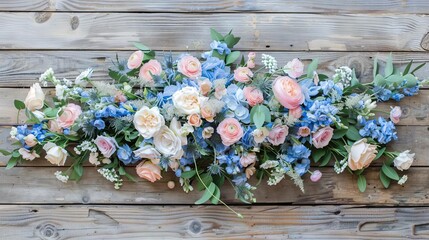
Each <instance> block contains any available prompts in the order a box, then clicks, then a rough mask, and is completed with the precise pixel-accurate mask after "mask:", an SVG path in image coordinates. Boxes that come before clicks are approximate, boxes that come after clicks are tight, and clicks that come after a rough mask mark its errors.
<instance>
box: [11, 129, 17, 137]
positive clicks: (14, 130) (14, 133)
mask: <svg viewBox="0 0 429 240" xmlns="http://www.w3.org/2000/svg"><path fill="white" fill-rule="evenodd" d="M16 134H18V129H17V128H16V127H12V128H11V129H10V137H11V138H13V139H15V138H16V137H15V136H16Z"/></svg>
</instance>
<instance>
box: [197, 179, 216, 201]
mask: <svg viewBox="0 0 429 240" xmlns="http://www.w3.org/2000/svg"><path fill="white" fill-rule="evenodd" d="M215 189H216V184H214V183H210V185H209V187H208V188H206V190H205V191H204V194H203V196H202V197H201V198H200V199H198V200H197V201H196V202H195V204H197V205H198V204H203V203H205V202H207V201H208V200H209V199H210V198H212V196H213V194H214V192H215Z"/></svg>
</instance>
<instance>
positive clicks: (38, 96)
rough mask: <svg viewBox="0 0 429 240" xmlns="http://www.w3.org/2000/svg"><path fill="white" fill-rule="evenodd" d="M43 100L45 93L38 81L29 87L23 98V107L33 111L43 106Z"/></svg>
mask: <svg viewBox="0 0 429 240" xmlns="http://www.w3.org/2000/svg"><path fill="white" fill-rule="evenodd" d="M44 102H45V94H44V93H43V91H42V88H41V87H40V85H39V83H35V84H33V86H31V87H30V91H29V92H28V95H27V97H26V98H25V101H24V103H25V107H26V108H27V109H28V110H30V111H32V112H33V111H35V110H38V109H42V108H43V104H44Z"/></svg>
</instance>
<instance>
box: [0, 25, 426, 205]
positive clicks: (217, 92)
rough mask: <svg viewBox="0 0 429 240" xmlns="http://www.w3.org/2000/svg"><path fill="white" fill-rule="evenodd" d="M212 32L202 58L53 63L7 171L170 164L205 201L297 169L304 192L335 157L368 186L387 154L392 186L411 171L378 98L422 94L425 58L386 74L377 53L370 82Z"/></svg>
mask: <svg viewBox="0 0 429 240" xmlns="http://www.w3.org/2000/svg"><path fill="white" fill-rule="evenodd" d="M211 38H212V42H211V44H210V48H211V49H210V51H208V52H205V53H203V54H202V55H201V56H193V55H192V54H191V53H183V54H180V55H178V56H177V57H173V55H172V54H171V53H164V54H163V58H162V57H161V58H159V57H158V58H156V56H155V52H154V51H152V50H150V49H149V48H148V47H146V46H145V45H143V44H141V43H135V46H136V48H137V49H138V50H137V51H136V52H134V53H133V54H132V55H131V56H130V57H129V59H128V61H119V60H117V62H116V63H115V67H114V68H112V69H110V70H109V76H110V77H111V78H112V79H111V80H109V81H104V82H103V81H92V80H91V73H92V70H91V69H88V70H86V71H84V72H83V73H81V74H80V75H79V76H78V77H76V79H74V80H68V79H62V80H60V79H57V78H55V76H54V72H53V71H52V69H49V70H48V71H46V72H45V73H44V74H42V75H41V77H40V79H39V80H40V84H39V83H35V84H34V85H33V86H32V87H31V88H30V91H29V93H28V96H27V97H26V99H25V101H23V102H22V101H19V100H16V101H15V107H16V108H17V109H18V111H21V110H22V111H25V114H26V116H27V118H28V120H27V123H28V125H21V126H17V127H13V128H12V130H11V133H10V135H11V137H12V138H13V139H15V140H16V144H17V145H18V147H17V149H15V150H13V151H11V152H9V151H5V150H2V151H1V153H3V154H4V155H9V156H10V160H9V162H8V164H7V168H12V167H14V166H15V165H17V164H19V163H22V162H24V161H31V160H34V159H36V158H39V157H40V156H42V155H44V157H45V158H46V160H48V161H49V162H50V163H52V164H54V165H58V166H63V165H67V166H70V168H68V169H67V170H65V171H57V172H56V173H55V176H56V177H57V178H58V179H59V180H60V181H63V182H67V181H68V180H79V179H80V178H81V177H82V176H83V171H84V167H83V165H85V164H86V165H88V164H92V165H95V166H97V168H98V172H99V173H100V174H101V175H102V176H103V177H105V178H106V179H107V180H109V181H111V182H112V183H113V184H114V187H115V188H116V189H119V188H120V187H121V186H122V185H123V183H124V180H131V181H136V179H135V178H136V177H135V176H136V175H137V176H138V177H140V178H143V179H146V180H148V181H150V182H155V181H157V180H159V179H161V178H162V174H163V172H171V173H170V174H175V175H176V176H177V183H180V185H181V187H182V188H183V190H184V191H185V192H189V191H192V190H193V189H194V188H197V189H198V190H199V191H203V194H202V197H201V198H200V199H199V200H197V201H196V204H202V203H205V202H207V201H211V202H212V203H213V204H218V203H219V202H221V203H223V202H222V201H221V200H220V196H221V189H222V186H223V185H224V183H225V184H231V185H232V187H233V188H234V189H235V192H236V198H237V199H240V200H241V201H243V202H246V203H249V202H255V201H256V200H255V198H254V195H253V191H254V190H255V189H256V186H257V185H258V180H259V182H260V180H262V179H266V180H267V182H268V185H276V184H278V183H279V182H280V181H282V180H283V179H285V178H291V179H292V181H293V182H294V183H295V184H296V185H297V186H298V187H299V188H300V189H301V190H302V191H304V184H303V180H302V179H303V178H304V177H307V176H309V177H310V179H311V181H313V182H317V181H318V180H319V179H320V178H321V177H322V173H321V172H320V171H319V170H315V171H311V170H310V168H311V166H325V165H328V164H330V166H333V169H334V171H335V172H336V173H338V174H340V173H342V172H344V171H345V170H346V169H347V171H346V172H349V173H351V174H354V175H357V186H358V188H359V190H360V191H365V188H366V185H367V184H366V179H365V169H366V168H367V167H368V166H369V165H370V164H371V163H373V162H374V161H376V160H378V159H380V160H379V161H383V164H382V167H381V168H380V169H381V170H380V181H381V182H382V184H383V186H384V187H386V188H387V187H389V185H390V183H391V181H396V182H398V183H399V184H403V183H405V181H406V180H407V175H403V174H398V171H397V170H399V171H400V173H402V171H403V170H407V169H408V168H409V167H410V166H411V164H412V163H413V159H414V154H412V153H410V151H409V150H407V151H404V152H391V151H388V150H386V144H387V143H389V142H391V141H394V140H396V139H397V133H396V130H395V124H397V123H398V122H399V121H400V117H401V109H400V108H399V107H392V109H391V111H390V114H389V113H388V114H389V116H388V117H387V118H384V117H381V116H380V114H378V113H377V114H376V111H377V110H376V107H377V102H382V101H388V100H391V99H393V100H396V101H399V100H401V99H402V98H403V97H405V96H412V95H415V94H417V92H418V90H419V87H420V86H421V85H422V84H423V83H424V82H423V81H419V80H418V79H417V78H416V76H415V75H414V72H415V71H416V70H418V69H419V68H421V67H422V65H420V66H418V67H417V68H416V69H414V70H411V66H412V64H411V63H410V64H408V65H407V66H406V68H405V69H404V70H403V71H402V72H398V71H397V70H396V69H394V67H393V64H392V59H391V58H389V59H388V60H387V62H386V67H385V69H384V73H383V74H381V73H378V72H379V71H378V70H379V69H378V63H377V60H375V61H374V79H373V81H372V82H370V83H360V82H359V81H358V79H357V78H356V76H355V73H354V71H353V70H352V69H350V68H349V67H347V66H343V67H340V68H338V69H336V70H335V74H334V75H333V76H331V77H328V76H326V75H323V74H318V72H317V65H318V61H317V59H316V60H313V61H312V62H311V63H310V64H309V65H308V66H307V68H306V70H305V71H304V69H305V67H304V65H303V63H302V62H301V61H300V60H299V59H298V58H296V59H293V60H291V61H290V62H288V63H286V65H284V66H280V65H279V63H278V62H277V61H276V59H275V58H274V57H272V56H270V55H267V54H262V55H260V56H258V55H259V54H256V53H254V52H250V53H249V54H248V55H247V56H246V57H245V56H242V54H241V53H240V52H239V51H234V50H233V47H234V45H236V44H237V43H238V41H239V40H240V38H239V37H236V36H234V35H233V34H232V33H231V32H229V33H228V34H226V35H222V34H220V33H218V32H217V31H215V30H214V29H212V30H211ZM257 58H258V59H261V61H260V62H258V61H256V59H257ZM304 72H305V73H304ZM40 85H42V86H44V87H48V86H53V87H55V96H53V97H52V99H51V98H50V99H47V98H46V99H45V93H44V91H43V89H42V88H41V86H40ZM389 118H390V119H389ZM312 163H313V164H312ZM126 166H134V168H129V167H128V168H126ZM130 169H133V171H135V172H136V174H135V173H132V172H129V171H130ZM400 175H402V176H400ZM252 178H255V179H257V180H252V181H249V179H252ZM174 184H175V183H174V182H169V183H168V185H169V186H170V187H174Z"/></svg>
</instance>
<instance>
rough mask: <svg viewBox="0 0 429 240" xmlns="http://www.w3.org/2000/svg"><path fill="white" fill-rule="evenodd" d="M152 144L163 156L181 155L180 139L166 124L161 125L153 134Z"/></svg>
mask: <svg viewBox="0 0 429 240" xmlns="http://www.w3.org/2000/svg"><path fill="white" fill-rule="evenodd" d="M153 144H154V145H155V148H156V149H157V150H158V151H159V152H160V153H161V154H162V155H164V156H166V157H170V158H172V159H178V158H180V157H182V156H181V155H183V150H182V141H181V140H180V137H179V136H177V135H176V134H175V133H174V132H173V131H171V129H169V128H168V127H167V126H162V127H161V129H160V130H159V131H158V132H157V133H156V134H155V135H154V136H153Z"/></svg>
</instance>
